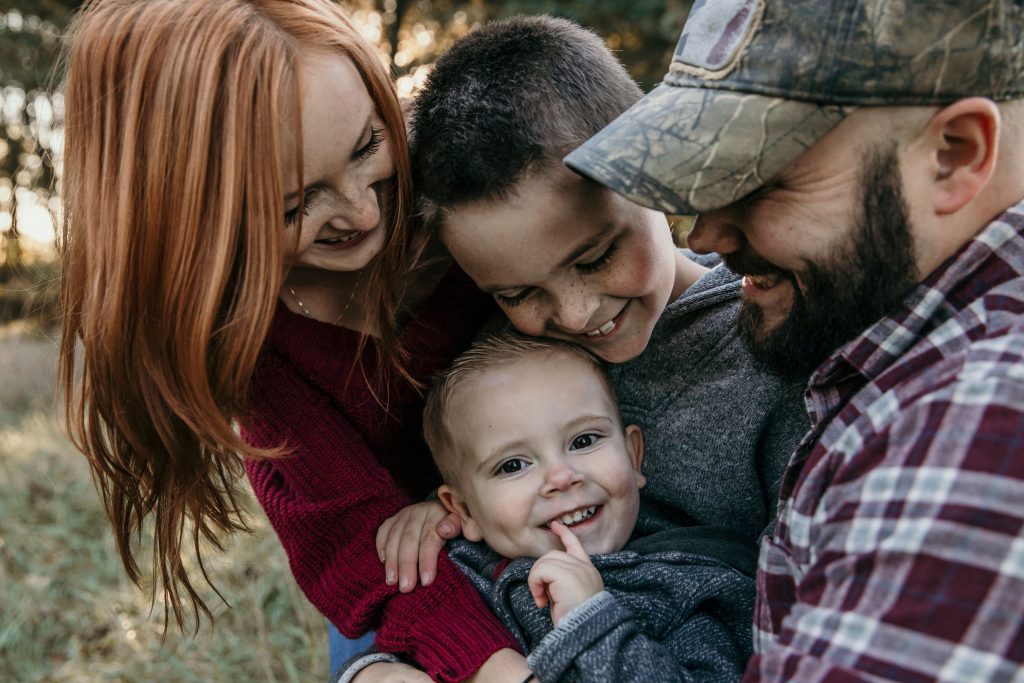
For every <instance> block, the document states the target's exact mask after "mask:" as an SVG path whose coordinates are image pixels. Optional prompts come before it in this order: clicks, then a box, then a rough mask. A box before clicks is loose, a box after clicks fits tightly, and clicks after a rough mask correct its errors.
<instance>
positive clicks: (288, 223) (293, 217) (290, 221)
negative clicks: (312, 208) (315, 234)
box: [284, 201, 309, 228]
mask: <svg viewBox="0 0 1024 683" xmlns="http://www.w3.org/2000/svg"><path fill="white" fill-rule="evenodd" d="M299 209H302V215H303V216H308V215H309V202H308V201H304V202H302V203H301V204H299V205H297V206H296V207H295V208H294V209H291V210H290V211H285V212H284V227H286V228H290V227H292V226H294V225H295V224H296V223H297V222H298V220H299Z"/></svg>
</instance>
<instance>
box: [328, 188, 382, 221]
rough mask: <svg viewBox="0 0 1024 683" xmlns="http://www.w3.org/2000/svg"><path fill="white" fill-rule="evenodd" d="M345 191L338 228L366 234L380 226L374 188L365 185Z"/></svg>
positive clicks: (378, 208)
mask: <svg viewBox="0 0 1024 683" xmlns="http://www.w3.org/2000/svg"><path fill="white" fill-rule="evenodd" d="M346 190H347V191H346V192H345V196H344V199H345V203H344V208H343V210H342V211H341V212H340V213H339V216H338V218H339V221H340V223H341V225H339V226H338V227H339V228H340V229H343V230H360V231H363V232H366V231H368V230H373V229H374V228H376V227H377V226H378V225H380V202H379V200H378V197H377V190H376V188H375V187H374V186H373V185H366V186H364V187H362V188H346Z"/></svg>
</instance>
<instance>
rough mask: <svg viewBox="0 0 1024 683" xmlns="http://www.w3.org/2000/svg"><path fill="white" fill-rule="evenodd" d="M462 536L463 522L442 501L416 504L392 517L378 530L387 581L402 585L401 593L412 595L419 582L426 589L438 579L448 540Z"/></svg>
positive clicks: (378, 540) (379, 551)
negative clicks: (438, 563) (443, 552)
mask: <svg viewBox="0 0 1024 683" xmlns="http://www.w3.org/2000/svg"><path fill="white" fill-rule="evenodd" d="M461 532H462V525H461V524H460V523H459V518H458V517H457V516H456V515H455V514H454V513H451V514H449V512H448V511H447V510H445V508H444V506H443V505H441V503H440V501H436V500H428V501H426V502H423V503H416V504H415V505H410V506H409V507H407V508H404V509H402V510H400V511H399V512H398V513H397V514H396V515H394V516H393V517H388V518H387V519H386V520H384V523H383V524H381V525H380V529H378V530H377V556H378V557H380V561H381V562H383V563H384V581H385V582H386V583H387V584H388V585H389V586H390V585H393V584H394V583H395V582H396V581H397V582H398V590H400V591H401V592H403V593H409V592H411V591H412V589H413V588H415V587H416V580H417V568H418V570H419V571H418V578H419V581H420V583H422V584H423V585H424V586H427V585H430V582H431V581H433V580H434V577H435V576H436V575H437V556H438V554H439V553H440V552H441V548H443V547H444V543H445V540H447V539H450V538H455V537H456V536H458V535H459V534H460V533H461Z"/></svg>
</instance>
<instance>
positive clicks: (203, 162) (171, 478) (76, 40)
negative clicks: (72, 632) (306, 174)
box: [60, 0, 411, 627]
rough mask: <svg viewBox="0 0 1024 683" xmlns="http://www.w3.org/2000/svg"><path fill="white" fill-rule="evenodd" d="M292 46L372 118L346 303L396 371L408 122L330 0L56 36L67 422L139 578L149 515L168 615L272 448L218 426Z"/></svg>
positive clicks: (191, 2) (247, 307)
mask: <svg viewBox="0 0 1024 683" xmlns="http://www.w3.org/2000/svg"><path fill="white" fill-rule="evenodd" d="M309 49H320V50H324V49H326V50H334V51H336V52H338V53H341V54H344V55H347V56H348V57H349V58H351V59H352V61H353V63H354V64H355V66H356V68H357V69H358V71H359V72H360V74H361V75H362V78H363V81H364V83H365V85H366V88H367V90H368V91H369V93H370V96H371V98H372V99H373V100H374V102H375V103H376V105H377V107H378V110H379V112H380V114H381V116H382V118H383V119H384V121H385V123H386V124H387V126H388V129H389V135H388V138H387V139H388V141H389V144H391V145H393V156H394V158H395V161H396V176H395V181H394V182H393V183H392V187H393V190H392V193H391V196H388V197H386V198H384V199H382V201H385V202H386V203H387V205H386V206H384V207H382V208H383V209H384V212H385V215H386V216H387V222H388V225H387V226H386V227H387V234H388V239H387V243H386V245H385V247H384V249H383V250H382V253H381V254H380V255H379V256H378V257H377V258H376V259H375V260H374V265H373V268H372V274H371V277H370V282H369V285H368V286H367V288H366V291H365V292H364V293H363V296H365V299H366V301H365V303H366V306H365V309H364V310H368V311H372V313H371V314H370V315H372V316H375V321H374V322H375V323H376V324H375V325H372V326H371V327H374V328H375V329H377V330H379V333H380V340H379V341H378V342H377V343H375V344H374V348H375V349H377V350H379V351H380V352H381V353H382V355H383V356H384V358H385V359H386V360H387V361H389V362H390V365H391V366H393V367H394V368H397V369H399V370H400V369H401V359H402V352H401V348H400V346H399V344H398V343H397V339H396V338H397V333H396V331H395V316H396V310H397V306H398V302H397V298H398V294H397V293H396V292H398V291H400V286H396V283H400V282H401V275H402V273H403V272H406V271H407V270H408V269H407V268H406V266H407V261H408V259H409V251H410V248H409V246H408V243H409V230H408V220H409V213H410V206H411V180H410V172H409V161H408V151H407V148H406V135H405V128H404V124H403V121H402V113H401V110H400V107H399V104H398V100H397V98H396V96H395V92H394V88H393V85H392V83H391V80H390V78H389V77H388V75H387V73H386V72H385V70H384V68H383V66H382V64H381V62H380V61H379V59H378V57H377V55H376V53H375V51H374V49H373V47H372V46H371V45H369V44H368V43H367V41H366V40H365V39H363V38H362V36H360V35H359V32H358V30H357V29H356V28H355V27H354V26H353V25H352V23H351V22H350V20H349V19H348V17H347V16H346V14H345V13H344V11H343V10H342V9H341V8H339V7H338V6H337V5H336V4H334V3H333V2H330V1H329V0H96V1H94V2H90V3H88V4H87V5H86V6H85V7H84V8H83V9H82V11H81V12H80V13H79V14H78V16H77V17H76V19H75V21H74V23H73V26H72V29H71V41H70V44H69V46H68V51H67V54H66V61H67V76H66V83H65V98H66V100H65V102H66V112H67V115H66V131H65V136H66V137H65V168H64V176H63V177H64V193H63V202H64V219H63V226H62V230H61V251H62V259H63V281H62V303H63V307H64V315H65V318H64V328H63V335H62V339H61V353H60V362H61V368H60V383H61V387H62V389H63V392H64V401H65V408H66V419H67V425H68V430H69V433H70V435H71V438H72V440H73V441H74V443H75V445H76V446H77V447H78V448H79V449H80V450H82V451H83V452H84V453H85V455H86V456H87V457H88V458H89V462H90V464H91V466H92V469H93V473H94V477H95V480H96V483H97V488H98V490H99V492H100V496H101V498H102V501H103V505H104V507H105V509H106V512H107V514H108V516H109V518H110V522H111V525H112V527H113V530H114V538H115V541H116V543H117V549H118V552H119V554H120V556H121V558H122V561H123V562H124V566H125V568H126V570H127V572H128V575H129V576H130V577H131V579H132V580H133V581H135V582H136V583H139V582H140V580H141V578H142V572H141V571H140V569H139V565H138V562H137V559H136V555H135V551H134V549H133V541H134V540H135V539H137V538H138V536H139V535H141V533H142V531H143V528H144V526H145V525H146V523H147V520H148V519H149V518H152V519H153V527H154V529H153V531H154V537H155V547H154V553H153V558H152V568H153V573H154V574H155V575H157V576H158V577H159V580H160V585H161V586H162V589H163V591H164V594H165V597H166V598H167V603H168V605H169V606H170V610H171V611H173V613H174V616H175V620H176V621H177V623H178V624H179V626H181V625H183V624H184V617H185V611H186V608H187V605H189V604H190V605H191V612H192V614H193V615H194V616H196V617H198V615H199V613H200V612H202V613H205V614H207V615H209V609H208V608H207V607H206V605H205V604H204V602H203V600H202V599H201V598H200V596H199V594H198V592H197V590H196V588H195V587H194V585H193V583H192V579H191V578H190V577H189V575H188V573H187V572H186V570H185V566H184V564H183V561H182V551H183V547H184V545H185V544H187V543H191V544H192V545H193V546H194V547H195V550H196V552H197V553H198V552H199V544H200V541H201V540H202V539H206V540H208V541H210V542H212V543H213V544H214V545H215V546H216V547H218V548H219V547H220V544H219V542H218V537H219V535H220V534H222V533H225V532H233V531H236V530H240V529H244V528H245V521H244V518H243V516H242V514H241V510H240V509H239V499H238V489H237V480H238V478H239V476H240V475H241V458H240V457H239V456H243V457H269V456H274V455H278V454H279V453H278V452H275V451H259V450H257V449H254V448H252V447H250V446H248V445H247V444H246V443H245V442H244V441H243V440H242V439H241V438H240V437H239V435H238V433H237V432H236V430H235V428H234V426H233V422H234V420H235V419H236V418H238V417H240V416H243V415H244V411H245V406H246V398H247V391H248V387H249V383H250V379H251V377H252V375H253V371H254V368H255V365H256V361H257V356H258V355H259V352H260V348H261V346H262V344H263V342H264V340H265V338H266V336H267V333H268V330H269V327H270V323H271V319H272V317H273V314H274V309H275V305H276V302H277V299H278V295H279V290H280V288H281V285H282V282H283V278H284V275H285V271H286V268H287V264H286V263H285V255H284V254H285V244H284V239H285V237H284V235H285V229H284V206H283V194H284V190H283V185H282V177H281V176H282V174H281V172H280V160H279V151H280V144H281V137H282V136H281V131H280V122H281V121H282V117H283V114H284V112H285V111H286V109H287V107H289V106H298V103H299V91H298V83H299V79H300V77H301V74H300V73H299V72H298V70H299V64H300V61H299V58H300V56H301V53H302V52H303V51H305V50H309ZM300 133H301V131H300ZM297 139H299V140H301V135H300V136H299V137H298V138H297ZM299 165H300V168H299V169H298V170H299V171H300V173H299V179H300V186H301V180H302V178H301V161H300V162H299ZM364 342H365V340H364ZM76 373H80V376H79V377H77V378H76ZM186 521H188V522H190V523H191V530H190V531H187V529H188V526H187V525H186ZM186 534H188V535H189V538H187V539H186ZM133 537H134V538H133ZM200 569H201V570H202V566H201V562H200ZM203 573H204V577H205V571H204V572H203ZM154 590H155V586H154ZM196 626H197V627H198V621H197V624H196Z"/></svg>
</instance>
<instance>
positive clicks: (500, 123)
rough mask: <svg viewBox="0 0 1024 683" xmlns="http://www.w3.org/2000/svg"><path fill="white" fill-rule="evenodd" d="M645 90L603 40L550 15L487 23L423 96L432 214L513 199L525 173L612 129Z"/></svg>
mask: <svg viewBox="0 0 1024 683" xmlns="http://www.w3.org/2000/svg"><path fill="white" fill-rule="evenodd" d="M642 95H643V92H642V91H641V90H640V88H639V86H637V84H636V83H635V82H634V81H633V80H632V78H630V76H629V73H628V72H627V71H626V69H625V67H623V65H622V63H621V62H619V60H618V59H616V58H615V56H614V55H612V53H611V52H610V51H609V50H608V48H607V47H606V46H605V44H604V41H603V40H601V38H600V37H598V36H597V34H595V33H593V32H592V31H589V30H587V29H585V28H583V27H581V26H579V25H578V24H576V23H574V22H572V21H569V20H568V19H561V18H557V17H550V16H518V17H512V18H510V19H505V20H501V21H495V22H491V23H488V24H485V25H484V26H482V27H481V28H479V29H477V30H475V31H473V32H472V33H470V34H469V35H467V36H465V37H464V38H462V39H461V40H459V41H457V42H456V43H455V45H453V46H452V48H451V49H450V50H448V52H447V53H445V54H444V55H443V56H442V57H441V58H440V59H439V60H438V61H437V64H436V65H435V67H434V70H433V71H432V72H431V74H430V76H429V78H428V79H427V83H426V86H425V87H424V89H423V90H422V91H421V92H420V94H419V96H418V97H417V99H416V107H415V114H414V117H413V124H412V129H413V138H412V141H411V147H410V153H411V154H412V163H413V172H414V177H415V182H416V187H417V191H418V192H419V194H420V202H421V208H422V209H423V211H424V212H425V213H426V214H427V215H428V218H429V217H430V216H431V215H433V214H436V212H437V211H438V210H439V209H442V210H443V209H452V208H455V207H456V206H458V205H460V204H465V203H468V202H473V201H477V200H481V199H484V200H487V199H505V198H507V197H508V196H509V195H510V194H511V192H512V190H513V189H514V188H515V186H516V184H517V183H518V182H519V181H520V180H521V179H522V178H523V176H524V175H525V174H526V173H528V172H531V171H534V170H538V169H542V168H544V167H547V166H549V165H552V164H561V163H562V158H563V157H564V156H565V155H566V154H568V153H569V152H570V151H572V150H573V149H575V148H576V147H578V146H579V145H581V144H582V143H583V142H584V141H586V140H587V139H588V138H590V137H591V136H592V135H594V134H595V133H597V132H598V131H599V130H601V129H602V128H604V127H605V126H606V125H607V124H608V123H610V122H611V121H612V120H613V119H615V118H616V117H617V116H618V115H619V114H621V113H622V112H624V111H625V110H626V109H628V108H629V107H630V106H631V105H632V104H633V103H634V102H636V101H637V100H638V99H639V98H640V97H641V96H642Z"/></svg>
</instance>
